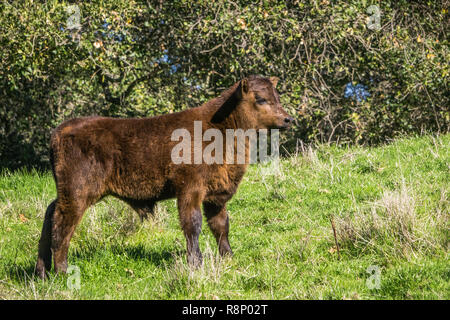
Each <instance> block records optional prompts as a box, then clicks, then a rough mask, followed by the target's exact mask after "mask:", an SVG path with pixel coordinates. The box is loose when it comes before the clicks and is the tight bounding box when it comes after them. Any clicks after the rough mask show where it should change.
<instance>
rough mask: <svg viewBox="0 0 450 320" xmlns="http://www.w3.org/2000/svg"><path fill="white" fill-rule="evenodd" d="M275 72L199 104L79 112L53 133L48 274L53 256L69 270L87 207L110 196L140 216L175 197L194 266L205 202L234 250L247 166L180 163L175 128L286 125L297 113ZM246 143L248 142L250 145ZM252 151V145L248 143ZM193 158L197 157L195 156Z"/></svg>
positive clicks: (222, 243) (220, 236)
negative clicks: (144, 114) (122, 114)
mask: <svg viewBox="0 0 450 320" xmlns="http://www.w3.org/2000/svg"><path fill="white" fill-rule="evenodd" d="M276 82H277V79H276V78H270V79H267V78H262V77H257V76H251V77H249V78H246V79H243V80H242V81H239V82H237V83H236V84H234V85H233V86H232V87H230V88H229V89H228V90H226V91H224V92H223V93H222V94H221V96H219V97H217V98H214V99H212V100H210V101H208V102H207V103H205V104H203V105H202V106H200V107H197V108H192V109H189V110H185V111H182V112H178V113H173V114H167V115H162V116H157V117H152V118H145V119H114V118H104V117H89V118H77V119H72V120H68V121H66V122H64V123H63V124H61V125H60V126H59V127H57V128H56V129H55V131H54V132H53V134H52V137H51V162H52V169H53V175H54V179H55V182H56V188H57V199H56V200H54V201H53V202H52V203H51V204H50V205H49V206H48V208H47V212H46V214H45V220H44V225H43V227H42V234H41V239H40V241H39V254H38V259H37V264H36V270H35V272H36V274H37V275H39V276H40V277H41V278H44V277H45V275H46V274H45V271H50V269H51V259H52V255H53V259H54V267H55V270H56V271H57V272H65V271H66V269H67V251H68V248H69V242H70V239H71V237H72V235H73V233H74V230H75V227H76V226H77V224H78V223H79V222H80V220H81V218H82V216H83V213H84V211H85V210H86V209H87V208H88V207H89V206H91V205H93V204H95V203H96V202H98V201H99V200H100V199H102V198H103V197H105V196H107V195H112V196H115V197H117V198H119V199H122V200H124V201H125V202H127V203H128V204H129V205H130V206H131V207H132V208H134V209H135V210H136V211H137V212H138V214H139V215H140V216H141V217H146V216H147V213H152V211H153V208H154V206H155V203H156V202H157V201H160V200H164V199H169V198H174V197H176V198H177V204H178V211H179V219H180V223H181V227H182V229H183V231H184V235H185V237H186V241H187V257H188V261H189V263H191V264H194V265H196V264H199V263H201V260H202V257H201V252H200V248H199V245H198V237H199V234H200V231H201V224H202V215H201V206H202V205H203V211H204V214H205V216H206V219H207V221H208V225H209V227H210V229H211V230H212V232H213V234H214V236H215V238H216V240H217V243H218V246H219V252H220V254H221V255H225V254H231V253H232V251H231V248H230V244H229V242H228V229H229V223H228V214H227V211H226V203H227V201H228V200H230V199H231V197H232V196H233V194H234V193H235V192H236V190H237V187H238V185H239V183H240V181H241V179H242V176H243V175H244V173H245V171H246V168H247V164H246V163H244V164H227V163H223V164H217V163H213V164H205V163H201V164H185V163H182V164H175V163H174V162H173V161H172V159H171V153H172V149H173V148H174V146H175V145H176V144H177V142H176V141H172V139H171V136H172V133H173V131H174V130H176V129H179V128H185V129H187V130H188V131H189V132H191V133H193V128H194V121H201V123H202V130H203V131H205V130H207V129H208V128H215V129H218V130H220V131H221V132H222V133H223V134H224V136H225V130H226V129H238V128H239V129H244V130H246V129H271V128H287V127H288V126H289V125H290V123H291V122H292V118H291V117H290V116H289V115H288V114H287V113H286V112H285V111H284V110H283V108H282V107H281V104H280V99H279V96H278V93H277V91H276V90H275V86H276ZM246 147H248V145H247V144H246ZM247 150H248V148H247ZM192 158H193V157H192Z"/></svg>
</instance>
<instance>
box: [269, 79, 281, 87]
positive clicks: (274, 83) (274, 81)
mask: <svg viewBox="0 0 450 320" xmlns="http://www.w3.org/2000/svg"><path fill="white" fill-rule="evenodd" d="M269 80H270V82H272V86H273V87H274V88H276V87H277V83H278V80H280V78H278V77H270V78H269Z"/></svg>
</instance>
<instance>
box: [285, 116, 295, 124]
mask: <svg viewBox="0 0 450 320" xmlns="http://www.w3.org/2000/svg"><path fill="white" fill-rule="evenodd" d="M292 121H294V119H293V118H291V117H288V118H284V122H286V123H291V122H292Z"/></svg>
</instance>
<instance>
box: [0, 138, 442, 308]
mask: <svg viewBox="0 0 450 320" xmlns="http://www.w3.org/2000/svg"><path fill="white" fill-rule="evenodd" d="M449 150H450V135H443V136H438V137H433V136H425V137H420V138H408V139H400V140H397V141H395V142H393V143H392V144H390V145H386V146H381V147H377V148H359V147H353V148H339V147H333V146H331V147H330V146H319V147H318V148H316V149H311V148H304V149H303V150H299V152H298V154H296V155H292V156H291V157H290V158H287V159H283V160H282V161H281V163H280V165H279V167H276V166H275V165H274V164H272V165H268V164H266V165H254V166H252V167H251V168H250V169H249V171H248V172H247V174H246V175H245V177H244V180H243V182H242V184H241V186H240V188H239V191H238V192H237V194H236V195H235V196H234V198H233V199H232V200H231V201H230V203H229V205H228V209H229V211H230V223H231V230H230V243H231V246H232V248H233V250H234V253H235V255H234V257H233V258H231V259H230V258H227V259H221V258H219V257H218V254H217V246H216V243H215V240H214V238H213V236H212V234H211V232H210V231H209V229H208V227H207V225H206V223H205V222H204V223H203V231H202V234H201V236H200V241H201V242H200V246H201V248H202V251H203V253H204V263H203V265H202V267H200V268H199V269H197V270H191V269H190V268H189V266H188V265H187V263H186V258H185V240H184V237H183V234H182V231H181V229H180V227H179V222H178V214H177V211H176V203H175V200H170V201H166V202H162V203H160V204H158V208H157V212H156V215H155V217H153V218H150V219H149V220H148V221H144V222H143V223H141V222H140V220H139V218H138V216H137V214H135V213H134V212H133V211H132V210H131V209H130V208H129V207H128V206H127V205H126V204H124V203H122V202H120V201H119V200H116V199H114V198H107V199H105V200H104V201H102V202H100V203H98V204H97V205H96V206H94V207H93V208H91V209H89V210H88V211H87V212H86V213H85V215H84V217H83V221H82V223H81V224H80V226H79V227H78V228H77V231H76V233H75V236H74V238H73V239H72V242H71V247H70V250H69V265H74V266H77V267H78V268H79V270H80V288H79V289H70V288H69V286H68V281H69V283H70V281H72V280H73V278H74V273H72V274H71V275H59V276H56V275H55V274H52V275H51V276H50V279H49V280H47V281H41V280H39V279H36V278H35V277H34V276H33V273H32V271H33V269H34V264H35V260H36V257H37V244H38V240H39V236H40V231H41V226H42V221H43V215H44V213H45V209H46V207H47V205H48V204H49V203H50V201H51V200H52V199H54V198H55V187H54V182H53V178H52V175H51V173H45V174H41V173H37V172H26V171H23V172H15V173H9V172H7V171H4V172H3V173H2V174H1V175H0V298H2V299H67V298H69V299H449V298H450V285H449V278H450V269H449V267H450V265H449V262H448V249H449V241H448V240H449V234H448V230H449V228H448V227H449V225H448V218H449V200H448V192H449V182H450V174H449V172H450V170H449V165H450V157H449ZM331 218H332V219H333V221H334V224H335V227H336V232H337V240H338V243H339V249H340V250H339V255H340V259H339V257H338V252H337V250H336V249H337V248H336V246H335V239H334V236H333V229H332V227H331ZM369 266H376V268H378V269H377V270H379V272H380V277H379V280H380V281H379V288H373V287H371V286H368V281H369V283H370V281H371V279H372V278H371V277H372V275H371V274H370V273H368V272H367V269H368V267H369Z"/></svg>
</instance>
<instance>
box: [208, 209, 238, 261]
mask: <svg viewBox="0 0 450 320" xmlns="http://www.w3.org/2000/svg"><path fill="white" fill-rule="evenodd" d="M203 211H204V213H205V216H206V219H207V221H208V226H209V228H210V229H211V231H212V233H213V234H214V237H215V238H216V241H217V245H218V246H219V253H220V255H221V256H224V255H227V254H228V255H232V254H233V252H232V251H231V247H230V243H229V242H228V231H229V228H230V223H229V218H228V212H227V210H226V208H225V205H216V204H214V203H209V202H203Z"/></svg>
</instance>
